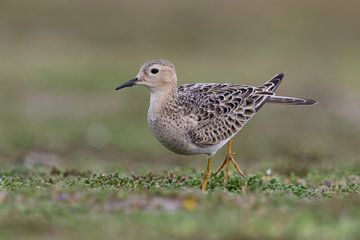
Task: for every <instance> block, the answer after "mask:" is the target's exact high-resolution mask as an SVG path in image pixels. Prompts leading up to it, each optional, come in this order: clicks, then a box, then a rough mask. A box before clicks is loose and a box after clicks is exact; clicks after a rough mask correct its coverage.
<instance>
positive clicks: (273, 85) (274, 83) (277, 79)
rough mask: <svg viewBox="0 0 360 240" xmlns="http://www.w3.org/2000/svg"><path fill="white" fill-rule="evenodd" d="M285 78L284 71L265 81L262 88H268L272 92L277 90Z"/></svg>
mask: <svg viewBox="0 0 360 240" xmlns="http://www.w3.org/2000/svg"><path fill="white" fill-rule="evenodd" d="M283 78H284V73H279V74H277V75H275V76H274V77H273V78H272V79H270V80H269V81H267V82H266V83H264V84H263V85H262V86H261V88H263V89H266V90H267V91H270V92H275V91H276V89H277V88H278V87H279V86H280V83H281V80H282V79H283Z"/></svg>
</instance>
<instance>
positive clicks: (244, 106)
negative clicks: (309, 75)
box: [116, 59, 317, 191]
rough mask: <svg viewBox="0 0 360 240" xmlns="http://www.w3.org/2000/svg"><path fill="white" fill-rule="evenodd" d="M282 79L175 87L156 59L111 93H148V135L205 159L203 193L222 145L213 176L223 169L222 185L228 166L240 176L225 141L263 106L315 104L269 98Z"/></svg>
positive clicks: (171, 71) (170, 71) (168, 67)
mask: <svg viewBox="0 0 360 240" xmlns="http://www.w3.org/2000/svg"><path fill="white" fill-rule="evenodd" d="M283 77H284V74H283V73H280V74H278V75H276V76H275V77H273V78H272V79H271V80H269V81H267V82H265V83H264V84H263V85H261V86H259V87H253V86H248V85H240V84H233V83H194V84H186V85H183V86H180V87H177V85H176V84H177V76H176V71H175V67H174V65H173V64H172V63H171V62H169V61H167V60H162V59H161V60H153V61H148V62H146V63H145V64H144V65H143V66H142V67H141V68H140V71H139V73H138V74H137V75H136V77H135V78H133V79H131V80H129V81H127V82H125V83H124V84H122V85H120V86H118V87H117V88H116V90H119V89H122V88H125V87H131V86H134V85H143V86H146V87H148V88H149V89H150V93H151V96H150V106H149V109H148V114H147V121H148V125H149V127H150V130H151V132H152V134H153V135H154V136H155V137H156V138H157V139H158V140H159V141H160V142H161V143H162V144H163V145H164V146H165V147H166V148H168V149H170V150H171V151H173V152H175V153H179V154H186V155H194V154H206V155H208V161H207V166H206V170H205V173H204V175H203V180H202V184H201V190H202V191H205V190H206V186H207V182H208V178H209V176H210V159H211V157H212V156H213V155H214V154H215V153H216V152H217V151H218V150H219V149H220V148H222V147H223V146H224V145H225V144H226V143H227V151H226V156H225V159H224V161H223V162H222V164H221V166H220V167H219V168H218V170H217V171H216V172H215V174H217V173H219V172H220V171H221V169H223V168H224V167H225V175H224V184H225V185H226V183H227V181H228V176H229V163H230V162H232V163H233V165H234V167H235V169H236V171H237V172H238V173H239V174H240V175H243V172H242V171H241V169H240V167H239V166H238V165H237V164H236V162H235V160H234V157H233V153H232V141H231V139H232V138H233V137H234V136H235V135H236V134H237V133H238V132H239V131H240V130H241V128H242V127H243V126H244V125H245V124H246V123H247V122H248V121H249V120H250V119H251V118H252V117H253V116H254V115H255V113H256V112H257V111H258V110H259V109H260V108H261V107H262V106H263V105H264V104H265V103H281V104H289V105H312V104H316V103H317V101H315V100H311V99H305V98H297V97H285V96H277V95H275V90H276V89H277V88H278V87H279V85H280V82H281V80H282V78H283Z"/></svg>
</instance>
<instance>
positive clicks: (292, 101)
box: [265, 95, 318, 105]
mask: <svg viewBox="0 0 360 240" xmlns="http://www.w3.org/2000/svg"><path fill="white" fill-rule="evenodd" d="M265 102H267V103H280V104H288V105H314V104H317V103H318V101H316V100H312V99H307V98H297V97H284V96H276V95H272V96H267V97H266V100H265Z"/></svg>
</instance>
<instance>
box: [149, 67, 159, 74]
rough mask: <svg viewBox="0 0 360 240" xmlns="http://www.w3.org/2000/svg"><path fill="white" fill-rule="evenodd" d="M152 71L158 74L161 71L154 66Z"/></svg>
mask: <svg viewBox="0 0 360 240" xmlns="http://www.w3.org/2000/svg"><path fill="white" fill-rule="evenodd" d="M150 72H151V73H152V74H157V73H158V72H159V69H157V68H153V69H151V70H150Z"/></svg>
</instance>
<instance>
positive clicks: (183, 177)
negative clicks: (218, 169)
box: [0, 167, 360, 239]
mask: <svg viewBox="0 0 360 240" xmlns="http://www.w3.org/2000/svg"><path fill="white" fill-rule="evenodd" d="M200 182H201V174H200V173H196V172H189V171H184V172H181V171H179V172H166V173H165V172H164V173H162V174H154V173H148V174H146V175H133V176H126V175H123V174H122V173H120V172H114V173H91V172H79V171H76V170H58V169H56V168H52V169H46V168H38V167H37V168H33V167H32V168H29V167H17V168H14V169H12V170H8V171H5V172H2V173H1V181H0V201H1V205H0V216H1V219H0V222H1V228H0V237H1V238H14V237H16V238H17V239H19V238H24V239H25V238H26V239H32V238H33V239H39V238H43V239H47V238H49V237H50V236H53V237H56V238H72V239H74V238H77V239H79V238H82V239H98V238H105V239H109V238H116V237H119V238H121V239H134V238H137V239H142V238H146V239H159V238H172V239H182V238H192V239H263V238H267V239H290V238H291V239H357V238H358V237H359V236H360V230H359V224H360V220H359V216H360V209H359V207H358V206H359V204H360V198H359V196H360V175H359V172H354V171H345V170H344V171H340V172H337V173H335V174H334V173H331V174H330V173H327V174H321V173H319V172H316V173H315V172H314V173H309V174H308V176H306V177H304V178H299V177H297V176H295V175H291V176H281V175H275V176H267V175H264V174H257V175H249V176H246V177H240V176H236V175H232V176H231V177H230V179H229V183H228V185H227V187H226V188H224V187H223V176H222V175H220V176H211V178H210V184H209V188H208V191H207V192H206V193H201V192H200V189H199V185H200Z"/></svg>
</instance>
